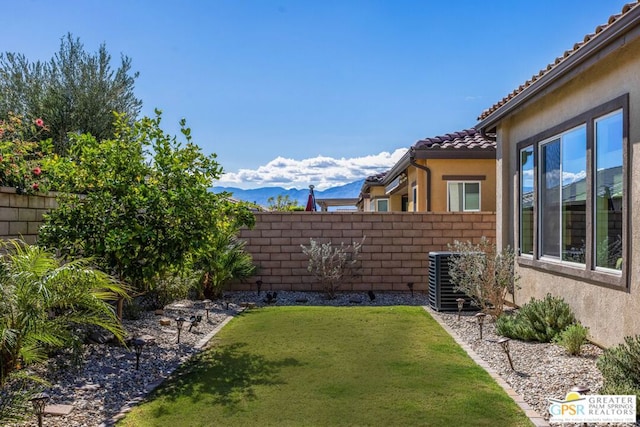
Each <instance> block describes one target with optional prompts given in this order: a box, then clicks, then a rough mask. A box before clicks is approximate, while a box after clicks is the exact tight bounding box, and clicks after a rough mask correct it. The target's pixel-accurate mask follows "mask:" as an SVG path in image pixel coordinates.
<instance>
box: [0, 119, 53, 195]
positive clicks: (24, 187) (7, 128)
mask: <svg viewBox="0 0 640 427" xmlns="http://www.w3.org/2000/svg"><path fill="white" fill-rule="evenodd" d="M47 130H48V129H47V127H46V126H45V123H44V121H43V120H42V119H40V118H37V119H35V120H26V119H25V118H24V117H21V116H18V115H15V114H11V113H10V114H9V117H8V118H7V119H6V120H1V121H0V186H3V187H14V188H15V189H16V193H18V194H34V193H37V192H40V191H44V190H46V189H47V187H48V185H47V184H48V179H47V176H46V174H45V172H44V170H43V163H45V162H46V157H47V156H48V153H51V152H52V148H53V146H52V144H51V140H42V141H41V140H39V137H40V136H41V135H42V133H43V132H46V131H47Z"/></svg>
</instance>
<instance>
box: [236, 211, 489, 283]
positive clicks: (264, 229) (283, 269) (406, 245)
mask: <svg viewBox="0 0 640 427" xmlns="http://www.w3.org/2000/svg"><path fill="white" fill-rule="evenodd" d="M363 236H366V240H365V243H364V246H363V249H362V254H361V257H360V259H361V260H362V263H361V268H360V273H361V277H359V278H357V279H354V280H352V281H350V282H348V283H345V284H344V285H343V286H342V287H341V290H353V291H366V290H374V291H404V292H407V291H408V290H409V289H408V287H407V283H408V282H413V283H414V291H419V292H425V291H426V290H427V289H428V280H429V278H428V274H429V260H428V254H429V252H432V251H442V250H447V244H448V243H452V242H453V241H455V240H462V241H468V240H470V241H474V242H477V241H479V240H480V238H481V237H482V236H486V237H488V238H491V239H493V238H494V237H495V214H494V213H486V212H484V213H457V212H456V213H427V212H388V213H382V212H380V213H373V212H313V213H310V212H282V213H279V212H278V213H275V212H262V213H257V214H256V226H255V228H254V229H252V230H243V231H242V232H241V235H240V237H241V238H242V239H244V240H246V241H247V246H246V250H247V251H248V252H249V253H251V254H252V255H253V258H254V261H255V262H256V264H258V265H259V268H260V270H259V273H258V275H257V276H256V277H253V278H251V279H249V280H247V281H246V283H238V284H235V285H233V289H238V290H249V289H255V281H256V280H258V279H260V280H262V281H263V282H264V284H263V289H265V290H302V291H309V290H319V289H320V286H319V284H318V283H317V281H316V280H315V279H314V278H313V277H312V276H311V274H310V273H309V272H308V271H307V265H308V258H307V256H306V255H304V254H303V253H302V250H301V247H300V245H306V246H308V245H309V239H310V238H313V239H315V240H318V241H319V242H321V243H325V242H328V241H331V242H332V244H333V245H340V243H341V242H344V243H345V244H350V243H351V242H352V241H360V239H362V237H363Z"/></svg>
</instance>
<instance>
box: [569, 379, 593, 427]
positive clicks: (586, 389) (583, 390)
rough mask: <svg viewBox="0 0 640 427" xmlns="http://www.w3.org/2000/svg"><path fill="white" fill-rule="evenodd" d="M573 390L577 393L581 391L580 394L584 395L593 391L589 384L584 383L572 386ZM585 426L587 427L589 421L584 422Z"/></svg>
mask: <svg viewBox="0 0 640 427" xmlns="http://www.w3.org/2000/svg"><path fill="white" fill-rule="evenodd" d="M571 391H574V392H576V393H580V395H581V396H582V395H584V394H589V392H590V391H591V389H590V388H589V387H587V386H584V385H576V386H573V387H571ZM582 425H583V427H587V423H584V424H582Z"/></svg>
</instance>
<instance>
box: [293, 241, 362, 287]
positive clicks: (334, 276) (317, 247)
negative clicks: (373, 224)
mask: <svg viewBox="0 0 640 427" xmlns="http://www.w3.org/2000/svg"><path fill="white" fill-rule="evenodd" d="M365 238H366V236H365V237H363V238H362V240H361V241H360V242H353V243H352V244H351V245H347V246H345V244H344V243H340V246H339V247H334V246H332V245H331V242H327V243H318V242H317V241H316V240H313V239H309V246H308V247H307V246H304V245H300V246H301V247H302V252H303V253H304V254H305V255H307V256H308V257H309V266H308V267H307V270H309V271H310V272H311V273H312V274H313V275H314V277H316V278H317V279H318V280H320V282H321V283H322V288H323V290H324V292H325V293H326V294H327V297H328V298H330V299H333V298H335V296H336V291H337V290H338V288H339V287H340V284H341V282H342V280H343V279H344V278H345V277H346V276H347V275H350V276H351V277H353V276H355V274H354V268H355V265H356V264H357V263H358V255H359V254H360V250H361V249H362V244H363V243H364V240H365Z"/></svg>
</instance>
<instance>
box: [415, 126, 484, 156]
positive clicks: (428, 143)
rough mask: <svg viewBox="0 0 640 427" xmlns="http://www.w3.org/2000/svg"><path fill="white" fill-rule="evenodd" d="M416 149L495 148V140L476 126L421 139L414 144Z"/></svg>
mask: <svg viewBox="0 0 640 427" xmlns="http://www.w3.org/2000/svg"><path fill="white" fill-rule="evenodd" d="M413 148H414V149H416V150H494V151H495V149H496V143H495V141H491V140H490V139H487V138H486V137H484V136H482V134H481V133H480V132H478V131H477V130H476V129H475V128H471V129H465V130H462V131H459V132H453V133H447V134H444V135H441V136H435V137H432V138H425V139H421V140H420V141H418V142H416V143H415V144H414V145H413Z"/></svg>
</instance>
